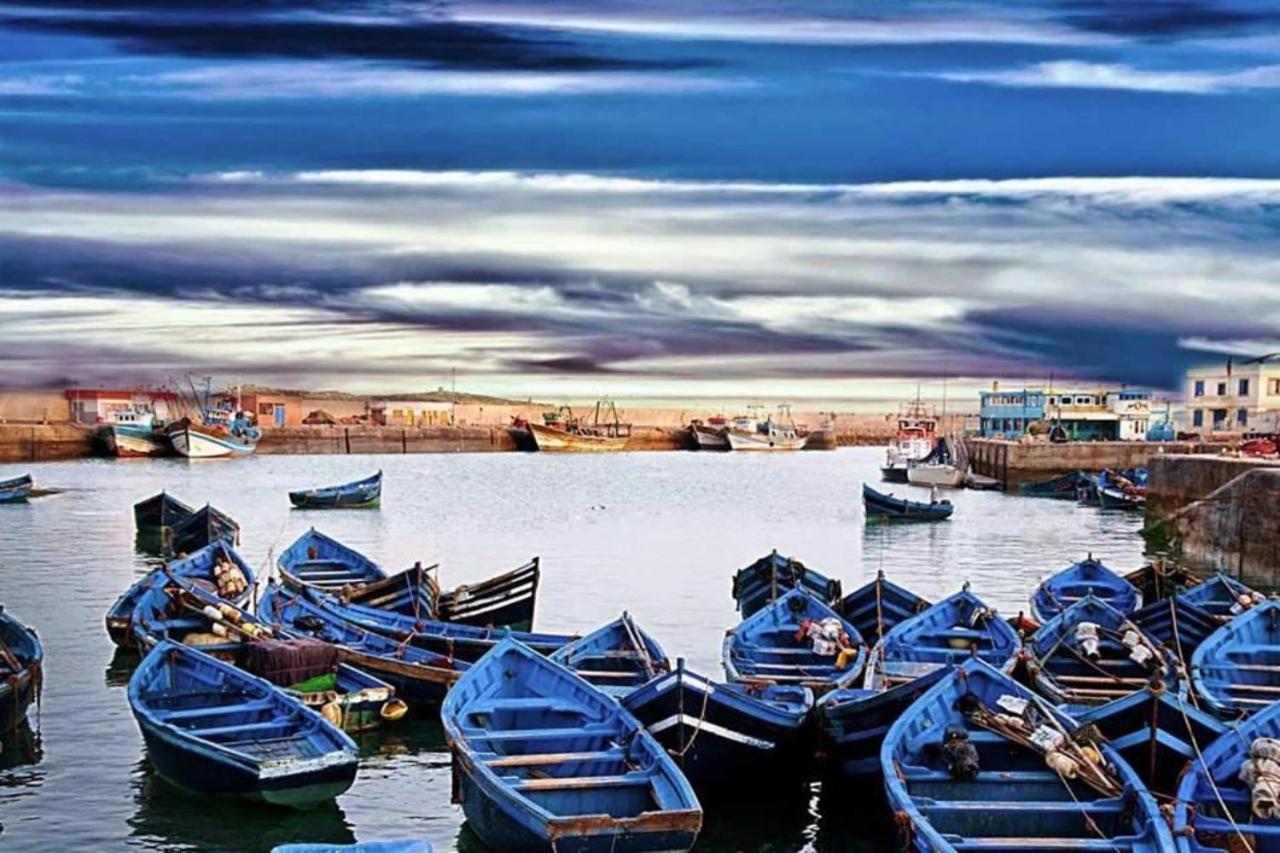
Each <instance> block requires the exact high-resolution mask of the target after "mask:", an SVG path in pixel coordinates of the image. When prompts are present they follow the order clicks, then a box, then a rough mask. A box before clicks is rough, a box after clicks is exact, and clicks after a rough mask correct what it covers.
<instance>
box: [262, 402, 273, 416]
mask: <svg viewBox="0 0 1280 853" xmlns="http://www.w3.org/2000/svg"><path fill="white" fill-rule="evenodd" d="M274 411H275V410H274V409H273V408H271V404H270V403H259V404H258V414H260V415H270V414H272V413H273V412H274Z"/></svg>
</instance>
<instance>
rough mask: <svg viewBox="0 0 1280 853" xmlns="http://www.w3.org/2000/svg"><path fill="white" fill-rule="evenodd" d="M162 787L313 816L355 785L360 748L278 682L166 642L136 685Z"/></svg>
mask: <svg viewBox="0 0 1280 853" xmlns="http://www.w3.org/2000/svg"><path fill="white" fill-rule="evenodd" d="M129 705H130V707H131V708H132V709H133V715H134V718H135V719H136V720H137V722H138V728H139V729H141V730H142V737H143V740H145V741H146V744H147V757H148V758H149V759H150V761H151V765H152V766H153V767H154V768H155V770H156V773H157V774H158V775H159V776H160V778H162V779H164V780H165V781H167V782H169V783H170V784H172V785H175V786H176V787H178V788H182V789H184V790H187V791H193V792H195V793H198V794H206V795H225V796H233V797H243V798H248V799H252V800H258V801H261V802H265V803H270V804H272V805H279V806H290V807H293V808H300V809H309V808H314V807H316V806H319V805H321V804H323V803H326V802H329V801H330V800H332V799H333V798H334V797H336V796H338V795H339V794H341V793H342V792H343V791H345V790H347V789H348V788H349V787H351V783H352V782H354V781H355V777H356V767H357V765H358V756H357V752H356V745H355V743H353V742H352V740H351V738H349V737H348V736H347V735H346V734H344V733H343V732H342V730H341V729H339V728H337V727H336V726H334V725H333V724H331V723H330V722H329V721H327V720H326V719H325V718H324V717H322V716H321V715H320V714H317V713H316V712H314V711H312V710H310V709H308V708H307V707H306V706H305V705H303V704H302V703H301V702H299V701H298V700H297V699H295V698H293V697H291V696H289V695H288V694H286V693H284V692H283V691H281V690H279V689H278V688H276V687H275V686H274V685H273V684H271V683H270V682H268V681H266V680H264V679H261V678H257V677H256V676H253V675H250V674H248V673H247V672H244V671H243V670H240V669H237V668H236V667H234V666H232V665H231V664H229V663H226V662H224V661H220V660H218V659H217V658H214V657H211V656H209V655H206V654H204V653H203V652H200V651H198V650H196V649H193V648H189V647H187V646H182V645H178V644H176V643H170V642H167V641H166V642H161V643H160V644H159V645H157V646H156V647H155V648H154V649H152V650H151V652H150V653H149V654H148V655H147V656H146V658H144V659H143V661H142V663H141V664H140V665H139V666H138V668H137V670H135V671H134V673H133V676H132V677H131V678H130V679H129Z"/></svg>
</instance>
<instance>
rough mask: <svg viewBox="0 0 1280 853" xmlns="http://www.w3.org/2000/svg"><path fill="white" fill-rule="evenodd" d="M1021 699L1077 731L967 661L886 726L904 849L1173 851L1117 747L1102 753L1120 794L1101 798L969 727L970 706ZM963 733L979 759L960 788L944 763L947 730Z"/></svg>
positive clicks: (887, 774)
mask: <svg viewBox="0 0 1280 853" xmlns="http://www.w3.org/2000/svg"><path fill="white" fill-rule="evenodd" d="M1005 696H1008V697H1010V698H1013V699H1023V700H1027V701H1028V702H1030V703H1032V705H1033V706H1034V707H1038V708H1040V710H1041V712H1042V713H1048V714H1050V715H1052V716H1053V717H1054V719H1055V720H1056V725H1057V726H1059V727H1062V728H1064V729H1066V731H1068V732H1073V731H1075V729H1076V728H1077V725H1076V723H1075V722H1074V721H1073V720H1071V718H1070V717H1067V716H1066V715H1063V714H1061V713H1060V712H1056V711H1051V710H1049V709H1047V708H1045V707H1044V706H1043V705H1035V699H1034V694H1032V693H1031V692H1030V691H1029V690H1027V689H1026V688H1025V687H1023V686H1022V685H1020V684H1018V683H1016V682H1015V681H1013V680H1012V679H1011V678H1009V677H1008V676H1007V675H1004V674H1003V673H1001V672H999V671H998V670H996V669H994V668H992V667H991V666H989V665H988V664H985V663H983V662H982V661H980V660H970V661H966V662H965V663H964V664H962V665H960V666H959V667H957V668H956V669H953V670H951V671H950V672H949V673H947V675H946V677H944V678H943V679H942V680H941V681H939V682H938V683H937V684H935V685H934V686H933V687H931V688H930V689H929V690H928V691H926V692H925V694H924V695H923V696H921V697H920V698H919V699H918V700H916V702H914V703H913V704H912V705H911V706H910V707H909V708H908V709H907V710H906V712H905V713H903V715H902V716H901V717H900V718H899V719H898V720H897V721H896V722H895V723H894V724H893V726H892V727H890V729H889V732H888V734H887V735H886V737H885V741H884V744H883V746H882V747H881V751H880V762H881V771H882V772H883V774H884V778H885V791H886V794H887V796H888V799H889V805H890V808H892V809H893V810H894V812H895V813H896V816H897V818H898V823H899V826H900V827H902V828H903V829H904V834H905V835H906V840H907V845H908V846H909V847H910V848H911V849H914V850H918V851H922V853H925V851H927V852H928V853H933V852H934V851H948V853H951V851H956V850H964V851H966V853H968V851H975V853H977V851H984V852H985V851H997V850H999V851H1019V852H1020V853H1034V851H1042V850H1109V851H1123V852H1124V853H1163V851H1168V850H1170V849H1171V848H1172V846H1173V839H1172V837H1171V836H1170V834H1169V828H1168V826H1167V825H1166V824H1165V821H1164V818H1163V816H1162V815H1161V814H1160V810H1159V807H1158V806H1157V804H1156V801H1155V799H1154V798H1153V797H1152V796H1151V794H1150V793H1149V792H1148V791H1147V790H1146V789H1145V788H1144V787H1143V785H1142V783H1141V781H1140V780H1139V779H1138V777H1137V775H1136V774H1135V773H1134V771H1133V769H1132V768H1131V767H1129V765H1128V764H1127V763H1126V762H1125V761H1124V759H1123V758H1121V757H1120V756H1119V755H1118V754H1117V753H1116V752H1115V751H1114V750H1112V749H1111V747H1109V746H1107V745H1105V744H1104V745H1103V746H1102V747H1101V750H1102V754H1103V755H1104V756H1105V757H1106V758H1107V759H1108V763H1109V764H1110V765H1111V766H1112V767H1113V768H1114V770H1115V772H1116V774H1117V777H1116V778H1117V780H1118V782H1119V783H1120V784H1121V785H1122V786H1123V788H1122V792H1121V794H1120V796H1116V797H1104V796H1102V795H1100V794H1098V793H1096V792H1094V791H1093V790H1092V789H1090V788H1087V787H1085V786H1084V785H1076V786H1074V787H1073V788H1068V787H1067V785H1066V783H1064V780H1063V778H1062V777H1061V776H1059V775H1058V774H1057V773H1056V772H1055V771H1053V770H1051V769H1050V768H1048V767H1047V766H1045V763H1044V757H1043V755H1041V754H1040V753H1038V752H1035V751H1032V750H1030V749H1027V748H1025V747H1021V746H1018V745H1016V744H1014V743H1013V742H1012V741H1009V740H1006V739H1005V738H1003V737H1002V736H1000V735H999V734H997V733H995V732H993V731H989V730H987V729H985V728H982V727H980V726H979V725H977V724H976V723H974V722H972V720H971V719H969V718H968V717H967V716H966V714H965V713H963V712H962V710H961V709H962V708H963V707H965V706H967V705H969V704H972V703H974V702H977V703H980V704H981V705H983V706H985V707H986V708H988V709H996V710H999V709H1000V707H1001V706H1000V705H999V704H998V703H999V702H1000V700H1001V698H1002V697H1005ZM953 726H960V727H963V728H964V729H965V730H966V732H967V737H968V740H969V743H970V744H971V746H973V747H974V748H975V749H976V751H977V759H978V772H977V775H976V777H974V778H969V779H956V778H954V777H953V776H952V775H951V774H950V773H948V772H947V770H946V769H945V767H944V765H943V761H942V758H941V756H940V755H939V747H940V745H941V742H942V738H943V734H944V732H945V731H947V730H948V729H950V728H951V727H953Z"/></svg>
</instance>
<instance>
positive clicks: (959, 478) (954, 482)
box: [907, 438, 965, 489]
mask: <svg viewBox="0 0 1280 853" xmlns="http://www.w3.org/2000/svg"><path fill="white" fill-rule="evenodd" d="M964 475H965V469H964V468H962V467H960V466H959V465H957V464H956V462H955V457H954V456H953V455H952V453H951V445H950V444H949V443H948V442H947V440H946V439H945V438H939V439H938V440H937V442H936V443H935V444H934V446H933V450H931V451H930V452H929V455H928V456H926V457H924V458H923V459H919V460H916V461H914V462H912V463H911V464H910V465H908V467H907V482H908V483H910V484H911V485H913V486H939V487H942V488H947V489H958V488H960V487H961V486H963V485H964Z"/></svg>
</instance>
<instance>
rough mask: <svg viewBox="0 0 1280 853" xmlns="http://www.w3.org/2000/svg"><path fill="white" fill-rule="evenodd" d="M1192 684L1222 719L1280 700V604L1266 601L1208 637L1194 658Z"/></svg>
mask: <svg viewBox="0 0 1280 853" xmlns="http://www.w3.org/2000/svg"><path fill="white" fill-rule="evenodd" d="M1191 681H1192V685H1193V686H1194V688H1195V691H1196V693H1197V695H1198V696H1199V697H1200V699H1201V700H1202V702H1203V706H1204V708H1205V709H1206V710H1208V711H1209V712H1210V713H1213V714H1215V715H1217V716H1219V717H1222V718H1223V719H1232V718H1235V717H1241V716H1247V715H1249V714H1253V713H1255V712H1257V711H1260V710H1262V709H1263V708H1265V707H1267V706H1268V705H1271V704H1273V703H1275V701H1276V700H1277V699H1280V600H1276V599H1270V600H1268V601H1264V602H1263V603H1261V604H1259V605H1257V606H1256V607H1254V608H1253V609H1251V610H1249V611H1248V612H1246V613H1243V614H1241V615H1240V616H1237V617H1236V618H1235V619H1233V620H1231V621H1230V622H1228V623H1227V624H1225V625H1223V626H1222V627H1221V628H1219V629H1218V630H1217V631H1215V632H1213V633H1212V634H1210V635H1209V637H1208V638H1207V639H1206V640H1205V641H1204V642H1203V643H1201V644H1200V648H1198V649H1196V652H1195V654H1194V655H1192V657H1191Z"/></svg>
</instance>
